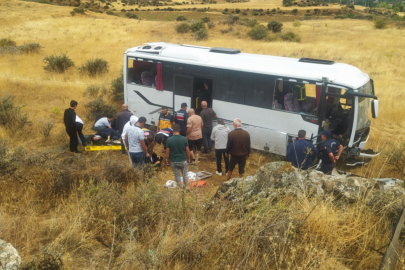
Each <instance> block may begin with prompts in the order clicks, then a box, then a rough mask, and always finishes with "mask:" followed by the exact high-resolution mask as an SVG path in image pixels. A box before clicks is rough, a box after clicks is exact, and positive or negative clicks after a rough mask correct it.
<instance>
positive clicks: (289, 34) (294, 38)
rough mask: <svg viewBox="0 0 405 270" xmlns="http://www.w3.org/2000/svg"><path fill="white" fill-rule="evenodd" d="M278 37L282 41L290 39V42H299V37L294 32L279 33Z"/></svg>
mask: <svg viewBox="0 0 405 270" xmlns="http://www.w3.org/2000/svg"><path fill="white" fill-rule="evenodd" d="M280 38H281V39H282V40H284V41H292V42H300V41H301V38H300V36H299V35H298V34H295V33H294V32H287V33H285V34H282V35H280Z"/></svg>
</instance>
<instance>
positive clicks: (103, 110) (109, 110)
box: [85, 98, 117, 119]
mask: <svg viewBox="0 0 405 270" xmlns="http://www.w3.org/2000/svg"><path fill="white" fill-rule="evenodd" d="M85 107H86V110H87V117H88V118H89V119H96V116H101V115H108V114H112V115H115V114H116V113H117V109H116V108H115V107H114V106H113V105H112V104H107V103H106V102H105V101H104V100H103V99H102V98H97V99H95V100H92V101H90V102H88V103H87V104H86V105H85Z"/></svg>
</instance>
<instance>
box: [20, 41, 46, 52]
mask: <svg viewBox="0 0 405 270" xmlns="http://www.w3.org/2000/svg"><path fill="white" fill-rule="evenodd" d="M41 48H42V46H41V45H40V44H39V43H27V44H24V45H22V46H20V50H21V52H23V53H26V54H30V53H39V52H40V51H41Z"/></svg>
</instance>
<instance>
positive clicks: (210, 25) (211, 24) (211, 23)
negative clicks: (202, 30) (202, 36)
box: [207, 22, 215, 29]
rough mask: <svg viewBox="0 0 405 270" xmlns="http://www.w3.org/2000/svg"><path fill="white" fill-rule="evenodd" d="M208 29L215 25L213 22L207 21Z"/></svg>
mask: <svg viewBox="0 0 405 270" xmlns="http://www.w3.org/2000/svg"><path fill="white" fill-rule="evenodd" d="M207 26H208V29H211V28H214V27H215V23H213V22H208V23H207Z"/></svg>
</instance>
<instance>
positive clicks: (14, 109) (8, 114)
mask: <svg viewBox="0 0 405 270" xmlns="http://www.w3.org/2000/svg"><path fill="white" fill-rule="evenodd" d="M13 100H14V96H13V95H9V96H7V97H5V98H3V99H2V100H1V101H0V125H2V126H5V127H8V128H12V129H21V128H23V127H24V126H25V125H26V124H27V123H29V122H28V115H27V114H25V113H23V112H22V111H21V109H22V107H21V106H15V105H14V101H13Z"/></svg>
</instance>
